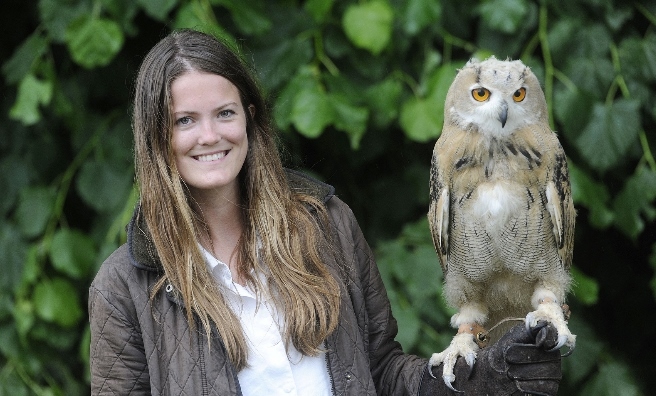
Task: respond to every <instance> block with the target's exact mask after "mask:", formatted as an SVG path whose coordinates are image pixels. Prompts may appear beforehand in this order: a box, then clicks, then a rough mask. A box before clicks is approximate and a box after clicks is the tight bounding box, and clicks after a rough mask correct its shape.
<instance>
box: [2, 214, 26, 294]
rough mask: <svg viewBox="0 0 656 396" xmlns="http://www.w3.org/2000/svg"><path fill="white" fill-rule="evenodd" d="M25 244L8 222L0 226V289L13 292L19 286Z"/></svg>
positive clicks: (24, 256)
mask: <svg viewBox="0 0 656 396" xmlns="http://www.w3.org/2000/svg"><path fill="white" fill-rule="evenodd" d="M27 249H28V247H27V244H26V243H25V241H24V240H23V239H22V238H21V235H20V233H19V232H18V230H17V229H16V228H15V227H13V225H12V224H11V223H10V222H4V223H1V224H0V271H2V272H1V273H2V276H0V287H1V288H2V290H6V291H11V292H13V291H15V290H18V288H19V287H20V285H21V279H22V277H23V271H24V262H25V258H26V256H27Z"/></svg>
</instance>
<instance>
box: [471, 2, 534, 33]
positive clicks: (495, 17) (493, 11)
mask: <svg viewBox="0 0 656 396" xmlns="http://www.w3.org/2000/svg"><path fill="white" fill-rule="evenodd" d="M477 10H478V12H479V13H480V15H481V18H482V19H483V21H485V23H486V24H487V25H488V26H490V27H491V28H492V29H494V30H498V31H500V32H502V33H506V34H512V33H516V32H517V31H518V30H519V29H520V27H521V26H522V25H523V23H524V22H525V20H524V19H525V17H526V14H527V13H528V4H527V2H526V0H491V1H486V2H483V3H482V4H481V5H480V6H478V9H477Z"/></svg>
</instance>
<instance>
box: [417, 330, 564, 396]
mask: <svg viewBox="0 0 656 396" xmlns="http://www.w3.org/2000/svg"><path fill="white" fill-rule="evenodd" d="M557 338H558V333H557V332H556V329H555V328H554V327H553V326H551V325H547V324H546V323H544V322H540V323H538V325H537V326H536V327H534V328H532V329H531V330H530V331H528V330H526V327H525V325H524V324H520V325H517V326H514V327H513V328H511V329H510V330H509V331H508V332H507V333H506V334H505V335H504V336H503V337H501V339H499V341H497V342H496V343H495V344H493V345H491V346H489V347H487V348H483V349H481V350H480V351H479V352H478V356H477V358H476V362H475V363H474V368H473V369H472V370H470V368H469V366H468V365H467V363H466V362H465V360H464V359H461V358H459V359H458V362H457V364H456V367H455V370H454V373H455V375H456V380H455V382H453V383H452V385H453V387H454V388H455V389H457V390H458V391H460V392H462V393H456V392H453V391H452V390H451V389H449V388H447V386H446V385H445V384H444V380H443V379H442V375H441V373H442V365H439V366H436V367H432V370H433V375H435V377H437V378H433V377H431V376H430V374H429V373H428V365H427V369H426V373H424V375H423V378H422V384H421V389H420V391H419V395H420V396H428V395H440V396H441V395H462V394H463V393H464V394H465V395H494V396H504V395H525V394H530V395H555V394H556V392H558V384H559V382H560V379H561V378H562V373H561V368H560V352H561V351H559V350H555V351H550V350H551V349H552V348H553V347H554V346H555V345H556V343H557ZM470 371H471V373H470Z"/></svg>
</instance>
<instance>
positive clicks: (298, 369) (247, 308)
mask: <svg viewBox="0 0 656 396" xmlns="http://www.w3.org/2000/svg"><path fill="white" fill-rule="evenodd" d="M201 249H202V252H203V254H204V255H205V261H206V263H207V265H208V267H209V268H210V270H211V271H212V274H213V275H214V277H215V278H216V279H217V281H218V282H221V283H222V284H223V285H225V286H226V287H227V289H228V292H227V293H226V294H227V296H226V299H227V300H228V302H229V304H230V307H231V308H232V310H233V312H235V314H236V315H237V317H239V319H240V321H241V326H242V329H243V330H244V336H245V338H246V342H247V343H248V361H247V363H248V366H247V367H246V368H244V369H243V370H241V371H240V372H239V373H238V374H237V377H238V378H239V384H240V385H241V390H242V393H243V394H244V396H254V395H266V396H277V395H284V396H287V395H296V396H300V395H316V396H330V395H332V390H331V389H332V386H331V382H330V376H329V374H328V363H327V360H326V354H325V352H324V353H320V354H319V355H317V356H303V355H302V354H301V353H300V352H298V351H297V350H296V348H295V347H294V345H290V346H289V349H288V350H287V348H285V343H284V341H283V340H282V334H281V331H280V330H281V329H282V328H283V326H282V325H283V323H284V318H283V317H282V315H281V314H280V313H279V312H278V310H277V309H276V307H275V305H274V303H273V301H271V300H270V298H269V297H268V296H267V293H260V296H259V297H260V299H261V301H260V304H259V305H258V304H257V301H256V294H255V292H254V291H253V290H252V289H251V288H250V287H248V286H246V287H244V286H242V285H240V284H238V283H235V282H233V279H232V274H231V273H230V269H229V268H228V266H227V265H226V264H225V263H223V262H221V261H219V260H217V259H216V258H215V257H214V256H213V255H212V254H210V253H209V252H208V251H207V250H205V249H203V248H202V247H201ZM322 347H323V345H322Z"/></svg>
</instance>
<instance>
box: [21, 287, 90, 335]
mask: <svg viewBox="0 0 656 396" xmlns="http://www.w3.org/2000/svg"><path fill="white" fill-rule="evenodd" d="M32 302H33V306H34V309H35V312H36V314H37V316H38V317H40V318H41V319H43V320H45V321H46V322H52V323H56V324H58V325H60V326H62V327H66V328H69V327H72V326H74V325H76V324H77V323H79V321H80V319H82V316H83V314H84V312H83V311H82V307H81V305H80V300H79V299H78V297H77V292H76V290H75V287H74V286H73V285H72V284H71V283H70V282H68V281H67V280H66V279H64V278H55V279H52V280H49V279H44V280H43V281H41V283H39V284H37V285H36V287H35V288H34V294H33V296H32Z"/></svg>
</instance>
